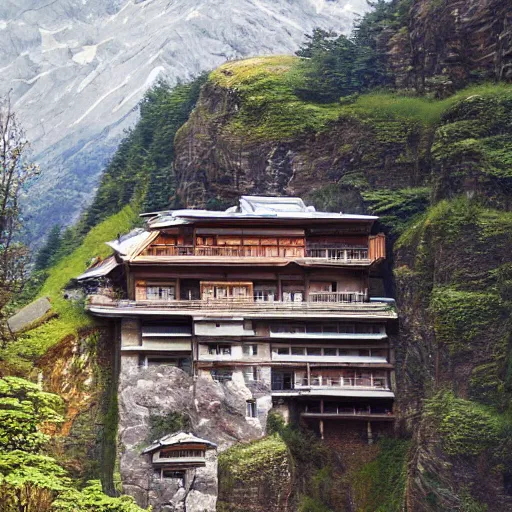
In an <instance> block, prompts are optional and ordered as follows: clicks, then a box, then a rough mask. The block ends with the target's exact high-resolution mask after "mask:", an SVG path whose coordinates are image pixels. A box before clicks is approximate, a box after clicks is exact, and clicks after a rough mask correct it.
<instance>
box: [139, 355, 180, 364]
mask: <svg viewBox="0 0 512 512" xmlns="http://www.w3.org/2000/svg"><path fill="white" fill-rule="evenodd" d="M146 364H147V366H178V359H177V358H176V357H172V358H171V357H169V358H167V357H148V358H147V359H146Z"/></svg>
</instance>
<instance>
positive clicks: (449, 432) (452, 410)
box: [425, 391, 504, 455]
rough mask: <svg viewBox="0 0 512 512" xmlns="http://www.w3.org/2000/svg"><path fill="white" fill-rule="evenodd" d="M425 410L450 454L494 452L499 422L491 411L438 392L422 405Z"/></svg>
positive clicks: (450, 394) (501, 429)
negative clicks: (492, 450)
mask: <svg viewBox="0 0 512 512" xmlns="http://www.w3.org/2000/svg"><path fill="white" fill-rule="evenodd" d="M425 410H426V414H427V416H429V417H430V418H431V419H432V421H433V422H434V424H435V425H436V427H437V431H438V432H439V434H440V435H441V442H442V445H443V448H444V449H445V450H446V452H447V453H449V454H450V455H478V454H479V453H481V452H482V451H483V450H486V449H495V448H497V447H498V445H499V443H500V441H501V440H502V439H503V427H504V425H503V420H502V419H501V418H500V416H499V415H497V414H496V413H495V412H494V411H493V410H492V409H490V408H487V407H485V406H483V405H480V404H477V403H475V402H472V401H469V400H463V399H462V398H456V397H455V396H454V395H453V393H451V392H442V391H441V392H439V393H438V394H437V395H435V396H433V397H432V398H430V399H429V400H427V401H426V403H425Z"/></svg>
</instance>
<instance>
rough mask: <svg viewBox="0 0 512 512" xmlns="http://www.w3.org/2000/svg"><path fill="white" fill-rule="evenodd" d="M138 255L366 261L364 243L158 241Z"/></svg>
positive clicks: (366, 252) (366, 251) (366, 253)
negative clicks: (195, 243) (203, 243)
mask: <svg viewBox="0 0 512 512" xmlns="http://www.w3.org/2000/svg"><path fill="white" fill-rule="evenodd" d="M142 256H167V257H173V256H207V257H211V258H215V257H221V258H225V257H227V258H293V259H297V258H313V259H322V260H329V261H336V262H340V263H343V262H346V263H351V262H361V263H364V262H368V261H369V259H368V258H369V254H368V248H366V247H311V248H307V249H305V248H304V247H301V246H294V245H290V246H282V245H280V246H278V245H267V246H263V245H261V246H254V245H252V246H251V245H234V246H224V245H222V246H217V245H212V246H199V247H198V246H193V245H160V246H158V245H157V246H152V247H149V248H148V249H146V250H145V252H144V253H143V254H142Z"/></svg>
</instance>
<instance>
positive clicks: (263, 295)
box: [254, 285, 277, 302]
mask: <svg viewBox="0 0 512 512" xmlns="http://www.w3.org/2000/svg"><path fill="white" fill-rule="evenodd" d="M276 295H277V290H276V288H273V287H268V286H262V285H255V287H254V300H256V302H274V300H276Z"/></svg>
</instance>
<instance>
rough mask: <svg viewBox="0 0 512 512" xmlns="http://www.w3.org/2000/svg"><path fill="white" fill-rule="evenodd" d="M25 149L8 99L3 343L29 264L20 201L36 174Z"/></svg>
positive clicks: (0, 232)
mask: <svg viewBox="0 0 512 512" xmlns="http://www.w3.org/2000/svg"><path fill="white" fill-rule="evenodd" d="M28 148H29V143H28V141H27V139H26V138H25V134H24V132H23V130H22V128H21V127H20V125H19V123H18V121H17V118H16V115H15V113H14V112H13V111H12V109H11V103H10V100H9V98H7V99H6V100H4V101H3V102H1V103H0V337H1V339H2V342H3V343H4V344H5V343H6V342H7V341H8V340H9V339H10V338H11V334H10V332H9V329H8V327H7V325H6V316H7V311H6V306H7V304H8V303H9V302H10V301H11V299H12V298H13V296H14V295H15V294H17V293H20V291H21V289H22V288H23V284H24V282H25V279H26V265H27V263H28V251H27V248H26V247H25V246H24V245H23V244H22V243H21V242H20V241H19V235H20V230H21V216H20V204H19V200H20V195H21V192H22V190H23V187H24V185H25V184H26V183H27V182H28V181H29V180H30V179H32V178H33V177H34V176H36V175H37V174H38V172H39V170H38V167H37V166H36V165H35V164H32V163H30V162H28V161H27V159H26V154H27V150H28Z"/></svg>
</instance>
